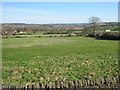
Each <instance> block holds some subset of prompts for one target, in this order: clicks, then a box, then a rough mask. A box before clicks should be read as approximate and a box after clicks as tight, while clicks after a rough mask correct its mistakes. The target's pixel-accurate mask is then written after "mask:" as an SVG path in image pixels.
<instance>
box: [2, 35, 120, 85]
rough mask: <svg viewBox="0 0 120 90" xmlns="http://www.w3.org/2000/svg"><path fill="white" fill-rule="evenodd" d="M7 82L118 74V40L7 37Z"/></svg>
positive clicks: (59, 79) (4, 75)
mask: <svg viewBox="0 0 120 90" xmlns="http://www.w3.org/2000/svg"><path fill="white" fill-rule="evenodd" d="M2 43H3V44H2V45H3V50H2V53H3V55H2V58H3V60H2V68H3V73H2V75H3V76H2V78H3V85H9V84H10V85H18V84H30V83H40V82H49V81H51V82H55V81H65V80H66V81H69V80H79V79H90V78H99V77H104V76H117V75H118V73H119V72H118V71H119V70H118V41H112V40H95V39H93V38H89V37H42V38H8V39H3V42H2Z"/></svg>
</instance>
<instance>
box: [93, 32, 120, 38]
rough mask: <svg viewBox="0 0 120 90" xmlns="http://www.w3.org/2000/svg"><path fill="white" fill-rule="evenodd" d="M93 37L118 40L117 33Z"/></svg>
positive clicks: (98, 34)
mask: <svg viewBox="0 0 120 90" xmlns="http://www.w3.org/2000/svg"><path fill="white" fill-rule="evenodd" d="M95 37H96V38H97V39H106V40H120V36H119V32H105V33H97V34H96V36H95Z"/></svg>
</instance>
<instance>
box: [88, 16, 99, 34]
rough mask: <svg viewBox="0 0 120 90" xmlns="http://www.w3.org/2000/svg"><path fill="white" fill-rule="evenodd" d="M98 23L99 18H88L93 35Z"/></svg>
mask: <svg viewBox="0 0 120 90" xmlns="http://www.w3.org/2000/svg"><path fill="white" fill-rule="evenodd" d="M99 21H100V18H99V17H94V16H93V17H90V18H89V23H90V24H91V26H92V29H93V35H95V31H96V28H97V23H98V22H99Z"/></svg>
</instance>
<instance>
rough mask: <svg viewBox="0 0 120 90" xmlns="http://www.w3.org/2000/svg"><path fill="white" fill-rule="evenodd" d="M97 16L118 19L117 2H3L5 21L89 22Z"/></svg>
mask: <svg viewBox="0 0 120 90" xmlns="http://www.w3.org/2000/svg"><path fill="white" fill-rule="evenodd" d="M91 16H97V17H100V18H101V21H103V22H117V21H118V3H117V2H3V3H2V22H3V23H33V24H37V23H39V24H43V23H46V24H48V23H87V22H88V18H89V17H91Z"/></svg>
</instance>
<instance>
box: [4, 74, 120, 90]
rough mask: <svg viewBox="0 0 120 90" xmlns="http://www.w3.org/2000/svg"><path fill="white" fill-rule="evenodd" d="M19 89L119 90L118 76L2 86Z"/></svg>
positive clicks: (13, 89)
mask: <svg viewBox="0 0 120 90" xmlns="http://www.w3.org/2000/svg"><path fill="white" fill-rule="evenodd" d="M17 88H21V89H22V90H26V89H32V90H34V89H36V88H37V89H46V90H49V89H51V88H53V89H64V88H120V76H117V77H104V78H98V79H88V80H77V81H61V82H49V83H39V84H26V85H18V86H14V85H8V86H4V85H3V86H2V90H3V89H7V90H16V89H17Z"/></svg>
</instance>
